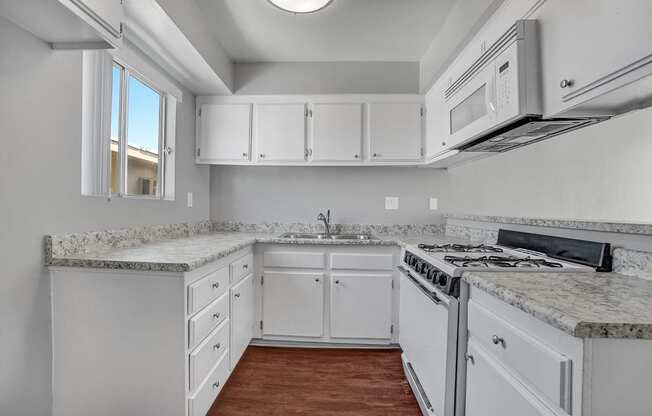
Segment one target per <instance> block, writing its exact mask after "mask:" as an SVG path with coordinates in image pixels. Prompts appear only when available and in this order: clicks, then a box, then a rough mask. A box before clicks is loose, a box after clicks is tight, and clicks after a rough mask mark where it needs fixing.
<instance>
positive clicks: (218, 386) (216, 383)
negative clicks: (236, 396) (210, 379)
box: [213, 381, 220, 390]
mask: <svg viewBox="0 0 652 416" xmlns="http://www.w3.org/2000/svg"><path fill="white" fill-rule="evenodd" d="M219 388H220V382H219V381H216V382H215V383H213V390H215V389H219Z"/></svg>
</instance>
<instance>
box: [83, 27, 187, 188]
mask: <svg viewBox="0 0 652 416" xmlns="http://www.w3.org/2000/svg"><path fill="white" fill-rule="evenodd" d="M125 41H126V40H125ZM83 54H84V55H83V70H82V74H83V76H82V80H83V81H82V84H83V88H82V90H83V92H82V103H83V104H82V172H81V173H82V181H81V182H82V195H87V196H101V197H108V198H109V200H110V199H111V197H120V198H125V199H149V200H170V201H173V200H174V199H175V165H176V161H175V159H176V146H175V145H176V137H175V136H176V112H177V111H176V110H177V102H181V100H182V97H183V96H182V92H181V90H180V89H179V88H178V87H176V85H175V84H174V83H173V82H172V81H171V80H170V79H169V78H168V77H167V76H166V75H165V74H163V73H162V72H160V70H158V68H156V67H155V66H153V65H152V64H151V63H150V61H148V58H147V57H145V56H143V54H142V52H140V51H138V50H137V49H136V48H134V47H133V46H132V45H131V44H130V42H128V41H126V42H125V44H123V47H122V48H121V49H120V50H114V51H112V52H111V53H109V52H107V51H84V53H83ZM114 65H117V66H118V67H120V69H121V71H120V73H121V79H122V83H121V91H120V100H121V102H120V109H121V115H120V120H119V133H118V134H119V136H120V137H119V139H120V144H119V157H118V159H119V166H120V171H119V173H118V175H119V192H118V193H117V194H112V190H111V108H112V79H113V66H114ZM129 76H132V77H134V78H136V79H137V80H138V81H139V82H142V83H143V84H144V85H146V86H147V87H149V88H151V89H153V90H154V91H156V92H157V93H158V94H159V95H160V97H161V104H160V108H159V111H160V113H159V123H160V124H159V164H158V169H157V179H156V181H157V183H156V186H157V195H155V196H150V195H129V194H127V192H126V184H127V161H128V158H127V151H128V146H127V144H128V143H127V141H128V131H127V121H128V120H127V117H128V108H127V107H128V104H127V101H128V97H129V95H128V94H129V90H128V88H129V86H128V80H129ZM125 133H126V134H125Z"/></svg>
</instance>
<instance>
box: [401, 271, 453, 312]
mask: <svg viewBox="0 0 652 416" xmlns="http://www.w3.org/2000/svg"><path fill="white" fill-rule="evenodd" d="M397 268H398V271H399V272H401V274H402V275H403V276H405V277H406V278H408V279H409V280H411V281H412V283H414V285H415V286H416V287H417V289H419V290H420V291H421V292H423V294H424V295H426V296H428V298H429V299H430V300H432V301H433V302H435V303H436V304H437V305H441V306H443V307H445V308H448V302H447V301H446V300H444V299H443V298H442V297H440V296H441V295H440V294H439V293H437V292H435V291H433V290H429V289H428V288H426V287H425V286H424V285H423V284H422V283H421V282H420V281H419V280H418V279H417V278H416V277H414V276H412V273H410V271H409V270H408V269H406V268H405V267H403V266H399V267H397Z"/></svg>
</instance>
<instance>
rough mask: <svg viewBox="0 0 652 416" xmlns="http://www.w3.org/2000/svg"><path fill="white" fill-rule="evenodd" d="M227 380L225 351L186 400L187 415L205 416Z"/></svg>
mask: <svg viewBox="0 0 652 416" xmlns="http://www.w3.org/2000/svg"><path fill="white" fill-rule="evenodd" d="M228 378H229V354H228V351H226V352H225V353H224V354H223V355H222V357H220V359H219V362H218V363H217V365H216V366H215V367H214V368H213V370H212V372H211V374H210V375H209V376H208V378H207V379H206V380H204V383H203V384H202V385H201V386H200V387H199V390H197V392H196V393H195V394H194V395H192V396H190V399H188V415H190V416H206V413H207V412H208V410H209V409H210V408H211V406H212V405H213V402H214V401H215V399H216V398H217V395H218V394H220V391H221V390H222V387H224V384H225V383H226V380H227V379H228Z"/></svg>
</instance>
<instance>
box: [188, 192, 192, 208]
mask: <svg viewBox="0 0 652 416" xmlns="http://www.w3.org/2000/svg"><path fill="white" fill-rule="evenodd" d="M188 208H192V192H188Z"/></svg>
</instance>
